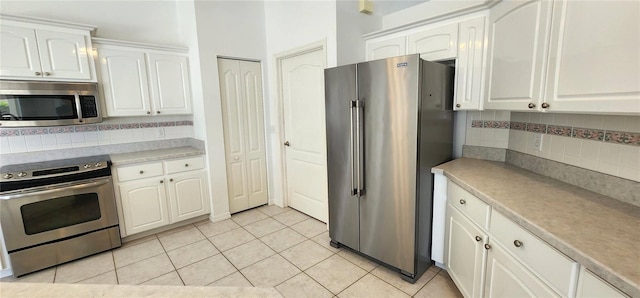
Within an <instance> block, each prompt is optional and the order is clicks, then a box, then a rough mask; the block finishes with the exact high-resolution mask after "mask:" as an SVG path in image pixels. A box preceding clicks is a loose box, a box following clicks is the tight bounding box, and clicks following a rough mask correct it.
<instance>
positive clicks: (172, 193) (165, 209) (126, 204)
mask: <svg viewBox="0 0 640 298" xmlns="http://www.w3.org/2000/svg"><path fill="white" fill-rule="evenodd" d="M114 178H115V179H114V181H116V183H115V184H116V189H117V190H118V191H117V195H118V196H119V201H118V203H119V208H120V209H121V210H120V211H121V212H120V214H121V215H122V218H121V226H123V227H124V230H122V231H121V234H122V236H123V237H124V236H129V235H132V234H136V233H140V232H144V231H148V230H151V229H154V228H159V227H162V226H165V225H168V224H172V223H176V222H179V221H183V220H186V219H190V218H194V217H197V216H200V215H205V214H207V213H209V209H210V208H209V187H208V184H207V179H206V171H205V170H204V158H203V157H202V156H199V157H192V158H183V159H174V160H169V161H163V162H154V163H147V164H136V165H129V166H121V167H115V171H114Z"/></svg>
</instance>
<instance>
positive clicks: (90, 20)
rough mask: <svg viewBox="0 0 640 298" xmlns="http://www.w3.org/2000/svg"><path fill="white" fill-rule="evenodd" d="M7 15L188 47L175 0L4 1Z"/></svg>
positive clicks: (2, 4)
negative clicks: (90, 27)
mask: <svg viewBox="0 0 640 298" xmlns="http://www.w3.org/2000/svg"><path fill="white" fill-rule="evenodd" d="M0 7H1V9H2V13H3V14H12V15H24V16H30V17H40V18H48V19H54V20H61V21H67V22H74V23H82V24H88V25H96V26H98V31H97V32H96V36H97V37H102V38H111V39H119V40H128V41H137V42H145V43H157V44H162V45H174V46H184V45H185V44H184V43H183V41H182V38H181V32H180V30H179V27H178V26H176V24H177V14H176V2H174V1H106V0H97V1H95V0H92V1H53V0H49V1H42V0H41V1H31V0H18V1H16V0H2V1H1V3H0Z"/></svg>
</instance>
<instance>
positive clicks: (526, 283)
mask: <svg viewBox="0 0 640 298" xmlns="http://www.w3.org/2000/svg"><path fill="white" fill-rule="evenodd" d="M486 248H487V251H488V252H489V253H488V254H487V274H486V282H485V289H484V295H483V297H560V295H558V294H556V293H555V292H554V291H552V290H551V289H550V288H549V287H548V286H546V285H545V284H544V282H542V281H541V280H540V279H539V278H537V277H536V276H535V275H534V274H532V273H531V272H529V270H527V268H525V267H524V266H523V265H522V264H520V262H518V261H517V260H516V259H515V258H513V257H512V256H510V255H509V254H508V253H507V251H506V249H504V248H502V246H500V244H497V243H494V244H487V246H486ZM478 296H480V295H478ZM474 297H476V296H474Z"/></svg>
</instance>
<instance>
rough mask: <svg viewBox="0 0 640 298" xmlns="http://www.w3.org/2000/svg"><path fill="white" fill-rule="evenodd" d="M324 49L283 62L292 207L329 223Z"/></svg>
mask: <svg viewBox="0 0 640 298" xmlns="http://www.w3.org/2000/svg"><path fill="white" fill-rule="evenodd" d="M324 61H325V57H324V51H323V50H322V49H319V50H315V51H312V52H307V53H304V54H301V55H296V56H293V57H289V58H284V59H282V60H281V62H280V66H281V68H280V72H281V73H280V78H281V80H282V81H281V84H282V85H281V88H282V93H281V94H282V100H283V113H284V133H285V136H284V139H285V144H284V146H285V147H284V148H285V163H286V165H285V169H286V181H287V182H286V185H287V189H286V193H287V200H288V205H289V207H292V208H294V209H297V210H300V211H302V212H304V213H306V214H308V215H310V216H312V217H315V218H316V219H318V220H320V221H323V222H327V213H328V211H327V210H328V209H327V208H328V207H327V192H328V190H327V157H326V156H327V154H326V132H325V114H324V68H325V62H324Z"/></svg>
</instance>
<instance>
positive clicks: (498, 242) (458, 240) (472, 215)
mask: <svg viewBox="0 0 640 298" xmlns="http://www.w3.org/2000/svg"><path fill="white" fill-rule="evenodd" d="M447 184H448V191H447V202H448V206H447V227H446V229H447V231H446V236H445V238H446V239H447V241H446V242H445V266H446V267H447V270H448V271H449V274H450V275H451V278H452V279H453V281H454V282H455V283H456V285H457V286H458V288H459V289H460V292H462V293H463V294H464V295H465V297H479V296H484V297H558V296H573V293H574V289H575V285H576V281H577V276H578V267H579V266H578V264H577V263H575V262H573V261H572V260H570V259H569V258H567V257H566V256H564V255H563V254H561V253H560V252H558V251H556V250H555V249H553V248H552V247H551V246H549V245H548V244H546V243H545V242H543V241H542V240H540V239H538V238H537V237H535V236H534V235H532V234H531V233H529V232H528V231H526V230H524V229H523V228H522V227H520V226H519V225H517V224H516V223H514V222H512V221H511V220H509V219H507V218H506V217H504V216H503V215H502V214H500V213H499V212H496V211H495V210H491V207H490V206H489V205H487V204H486V203H484V202H483V201H481V200H480V199H478V198H476V197H475V196H473V195H472V194H471V193H469V192H467V191H465V190H463V189H462V188H461V187H460V186H458V185H456V184H454V183H451V182H449V183H447ZM485 268H486V269H485Z"/></svg>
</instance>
